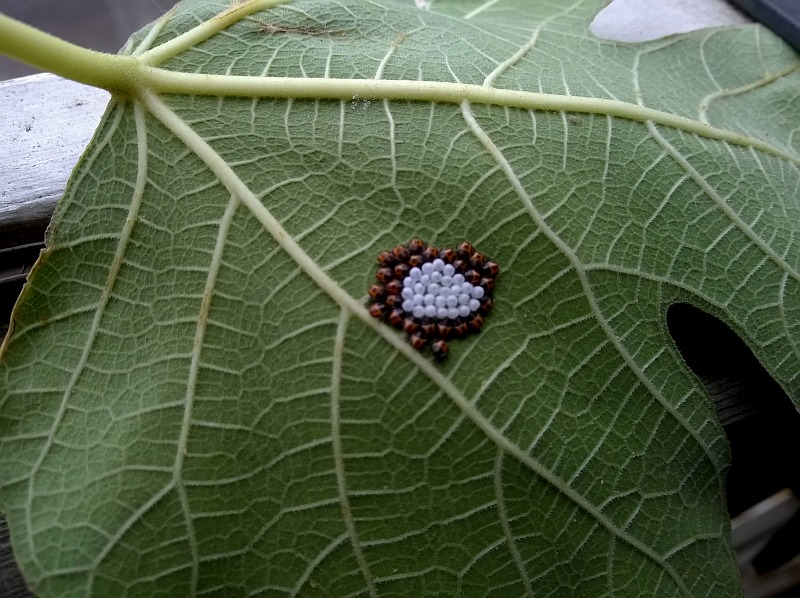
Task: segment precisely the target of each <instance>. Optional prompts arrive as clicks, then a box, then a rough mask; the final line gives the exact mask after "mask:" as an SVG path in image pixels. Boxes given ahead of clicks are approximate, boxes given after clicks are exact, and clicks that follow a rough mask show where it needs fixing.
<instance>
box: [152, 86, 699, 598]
mask: <svg viewBox="0 0 800 598" xmlns="http://www.w3.org/2000/svg"><path fill="white" fill-rule="evenodd" d="M143 100H144V102H145V103H146V105H147V108H148V109H149V110H150V111H151V113H152V114H153V115H154V116H155V117H156V118H158V119H159V120H160V121H161V122H162V123H163V124H164V126H165V127H167V128H168V129H169V130H170V131H171V132H172V133H173V134H174V135H175V136H176V137H177V138H178V139H179V140H180V141H181V142H182V143H184V144H185V145H186V146H187V147H188V148H189V149H191V150H192V151H193V152H194V153H195V154H196V155H197V156H198V157H199V158H200V159H201V160H202V161H203V162H204V163H205V164H206V166H208V168H209V169H210V170H211V171H212V172H213V173H214V174H215V175H216V176H217V177H218V178H219V180H220V182H221V183H222V184H223V185H225V187H226V188H227V189H228V191H230V192H231V193H232V194H233V195H236V196H237V197H238V198H239V200H240V201H241V203H242V204H243V205H244V206H245V207H246V208H247V209H248V210H250V212H251V213H252V214H253V216H254V217H255V218H256V219H257V220H258V221H259V222H260V223H261V226H263V227H264V230H265V231H266V232H267V233H269V234H270V235H271V236H272V238H273V239H275V241H276V242H277V243H278V244H279V245H280V246H281V247H282V248H283V250H284V251H285V252H286V253H287V255H288V256H289V257H291V258H292V259H293V260H294V262H295V263H296V264H297V265H298V266H299V267H300V268H301V269H302V270H303V271H304V272H305V273H306V274H307V275H308V276H309V277H310V278H311V279H312V280H313V281H314V282H315V283H316V284H317V285H318V286H319V287H320V288H321V289H322V290H323V291H324V292H326V293H327V294H328V295H329V296H330V297H331V299H333V300H334V301H335V302H336V303H338V304H339V305H340V306H341V307H342V308H343V309H346V310H348V311H349V312H350V313H351V314H352V315H354V316H356V317H357V318H358V319H359V320H361V322H362V323H363V324H364V325H365V326H367V327H368V328H369V329H371V330H372V331H373V332H375V334H377V335H378V336H380V337H381V338H383V339H384V340H385V341H386V342H387V343H388V344H389V345H391V346H392V347H394V349H395V350H396V351H397V352H398V353H400V354H401V355H403V356H404V357H405V358H406V359H407V360H408V361H409V362H411V363H412V364H413V365H414V366H415V367H416V368H418V369H419V371H420V372H421V373H422V374H423V375H425V376H427V377H428V378H429V379H430V380H431V382H433V384H435V385H436V386H438V387H439V389H440V390H441V391H442V392H443V393H444V394H445V395H446V396H448V397H449V398H450V400H452V401H453V403H454V404H455V406H456V407H457V408H458V409H459V410H461V411H462V412H463V413H464V415H465V416H466V417H467V418H468V419H469V420H470V421H471V422H472V423H473V424H474V425H475V426H476V427H477V428H478V429H479V430H481V431H482V432H483V433H484V434H485V435H486V437H487V438H488V439H489V441H491V442H492V443H494V444H495V445H496V446H497V447H498V448H500V449H502V450H503V451H504V452H505V453H507V454H508V455H510V456H512V457H514V458H515V459H517V460H518V461H519V462H520V463H522V464H523V465H524V466H525V467H527V468H528V469H530V470H531V471H532V472H533V473H535V474H537V475H538V476H540V477H541V478H542V479H544V480H545V481H547V482H548V483H549V484H551V485H552V486H553V487H554V488H555V489H556V490H557V491H558V492H560V493H562V494H563V495H564V496H565V497H566V498H567V499H568V500H571V501H572V502H573V503H575V504H576V505H577V507H578V508H580V509H581V510H583V511H585V512H586V513H589V514H590V515H591V516H592V517H594V518H595V519H596V520H597V521H598V522H599V523H600V524H601V525H603V526H604V527H605V528H606V529H607V530H609V531H610V532H611V533H612V534H613V535H615V536H616V537H618V538H620V540H622V541H623V542H626V543H627V544H629V545H630V546H631V547H633V548H635V549H636V550H638V551H640V552H641V553H642V554H644V555H646V556H647V557H648V558H650V559H651V560H653V561H654V562H655V563H657V564H659V565H661V566H663V567H664V570H665V572H667V574H668V575H670V577H671V578H672V579H673V581H674V583H675V584H676V585H677V587H678V588H680V590H681V592H682V593H683V594H685V595H689V591H688V589H687V588H686V585H685V584H684V582H683V580H681V579H680V577H679V576H678V575H677V573H676V572H675V571H674V569H673V568H672V567H671V566H670V565H669V563H664V561H663V559H661V557H660V556H659V555H657V554H656V553H654V552H653V550H652V549H651V548H650V547H648V546H646V545H645V544H643V543H642V542H640V541H639V540H638V539H636V538H634V537H632V536H630V535H629V534H627V533H626V532H625V531H623V530H620V529H619V528H618V527H617V526H615V525H614V523H613V522H612V521H610V520H609V519H608V518H607V517H606V516H605V515H603V514H602V513H601V512H599V511H598V510H597V508H596V507H595V506H594V505H592V504H591V503H590V502H589V501H588V500H587V499H586V498H585V497H583V496H581V495H580V494H578V493H577V492H575V490H573V489H572V488H570V487H569V486H568V485H567V484H566V483H565V482H564V481H563V480H561V479H560V478H559V477H558V476H556V475H555V474H554V473H553V472H552V471H550V470H549V469H548V468H546V467H545V466H544V465H542V464H541V463H540V462H539V461H538V460H536V459H534V458H533V457H532V456H531V455H529V454H528V453H526V452H525V451H523V450H522V449H521V448H520V447H519V446H517V445H516V444H514V443H512V442H511V441H510V440H509V439H508V438H507V437H506V436H505V435H504V434H502V433H501V432H500V431H499V430H498V429H497V428H495V427H494V425H492V423H491V422H490V421H489V420H488V419H487V418H486V417H485V416H484V415H483V414H482V413H481V412H480V411H479V410H478V409H476V408H475V406H474V405H472V404H471V403H470V401H469V400H468V399H467V398H466V397H465V396H464V395H463V393H462V392H461V391H460V390H459V389H458V388H457V387H456V386H455V384H454V383H453V382H452V381H451V380H450V379H449V378H447V377H446V376H445V375H444V374H443V373H442V372H441V371H440V370H439V369H438V368H437V367H436V366H435V365H434V364H433V363H431V362H430V361H429V360H427V359H425V358H424V357H423V356H422V355H420V354H419V352H417V351H416V350H414V349H413V348H412V347H411V345H409V344H408V343H407V342H405V341H404V340H403V339H402V337H401V336H400V335H398V334H397V333H396V332H395V331H394V330H393V329H391V328H389V327H388V326H387V325H385V324H382V323H380V322H379V321H378V320H376V319H375V318H373V317H371V316H370V315H369V311H368V310H367V309H366V308H365V307H364V306H363V305H362V304H360V303H358V302H357V301H356V300H355V299H354V298H353V297H351V296H350V295H349V294H348V293H347V292H346V291H345V290H344V289H342V287H340V286H339V284H338V283H337V282H336V281H335V280H333V279H332V278H330V277H329V276H328V274H327V273H326V272H325V271H324V270H323V269H322V268H321V267H320V266H319V264H317V263H316V262H315V261H314V260H312V259H311V257H310V256H309V255H308V254H307V253H306V252H305V251H304V250H303V248H302V247H300V245H299V244H298V243H297V241H296V240H295V239H294V238H292V237H291V235H289V233H288V232H287V231H286V230H285V229H284V228H283V226H282V225H281V224H280V222H278V221H277V220H276V219H275V216H273V215H272V213H271V212H270V211H269V210H268V209H267V208H266V207H265V206H264V204H262V203H261V202H260V201H259V199H258V197H256V196H255V194H254V193H253V192H252V191H251V190H250V189H249V188H248V187H247V185H245V183H244V182H243V181H242V180H241V179H240V178H239V177H238V176H237V175H236V173H235V172H234V171H233V170H232V169H231V167H230V166H229V165H228V164H227V163H226V162H225V160H223V159H222V157H220V156H219V154H217V153H216V152H215V151H214V149H213V148H212V147H211V146H210V145H208V143H207V142H206V141H205V140H204V139H203V138H202V137H201V136H200V135H199V134H198V133H197V132H196V131H195V130H194V129H192V128H191V127H190V126H189V125H188V124H187V123H186V122H185V121H184V120H183V119H181V118H180V117H179V116H178V115H176V114H175V113H174V112H172V111H171V110H170V109H169V108H168V107H167V105H166V104H164V103H163V102H162V101H161V100H160V99H159V98H158V97H157V96H155V95H151V94H146V95H145V96H144V97H143Z"/></svg>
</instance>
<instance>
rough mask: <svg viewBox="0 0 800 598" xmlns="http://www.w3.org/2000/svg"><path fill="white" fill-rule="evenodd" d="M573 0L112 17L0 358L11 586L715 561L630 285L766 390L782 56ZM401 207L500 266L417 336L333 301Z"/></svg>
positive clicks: (793, 222) (374, 591)
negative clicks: (129, 78) (113, 78)
mask: <svg viewBox="0 0 800 598" xmlns="http://www.w3.org/2000/svg"><path fill="white" fill-rule="evenodd" d="M602 4H603V3H602V2H600V1H593V0H581V1H577V2H570V3H564V4H561V3H544V2H539V3H531V2H529V1H527V0H525V1H523V0H517V1H514V0H502V1H500V2H495V1H490V2H485V3H479V2H460V1H459V2H457V1H444V0H439V1H437V2H435V3H434V4H433V6H432V10H430V11H424V10H419V9H417V8H416V6H415V4H414V3H413V2H411V1H403V2H401V1H399V0H397V1H395V0H374V1H369V2H367V1H364V0H343V1H341V2H335V3H334V2H323V1H310V0H308V1H306V0H298V1H296V2H293V3H291V4H287V5H284V6H279V7H272V6H271V3H269V2H263V1H261V2H250V3H245V4H243V5H240V6H238V7H231V6H229V5H227V4H226V3H223V2H215V1H208V0H202V1H201V0H195V1H191V2H185V3H182V4H180V5H179V6H178V7H177V8H176V9H175V11H173V12H172V13H170V14H169V15H167V16H166V17H165V18H164V19H162V20H161V21H160V22H158V23H156V24H155V25H153V26H151V27H150V28H148V29H146V30H143V31H141V32H139V33H138V34H136V35H135V36H134V37H133V38H132V40H131V43H130V44H129V46H128V48H127V51H128V52H132V53H133V54H134V55H136V56H139V57H140V58H141V60H142V61H143V62H145V63H147V64H150V65H152V66H154V67H158V68H160V69H161V70H160V71H158V73H160V75H159V76H160V77H161V78H160V79H156V78H154V79H152V80H151V82H152V83H151V85H150V87H148V86H145V89H143V92H142V94H141V95H140V97H136V98H126V97H122V96H119V97H115V99H114V100H113V101H112V104H111V105H110V107H109V109H108V111H107V114H106V116H105V118H104V120H103V122H102V124H101V126H100V128H99V129H98V131H97V134H96V136H95V139H94V141H93V142H92V144H91V145H90V147H89V148H88V149H87V151H86V153H85V154H84V156H83V158H82V160H81V162H80V164H79V165H78V167H77V168H76V171H75V173H74V175H73V178H72V180H71V182H70V185H69V187H68V189H67V191H66V193H65V197H64V199H63V201H62V202H61V204H60V206H59V208H58V211H57V214H56V216H55V219H54V225H53V226H52V229H51V231H50V233H49V238H48V249H47V251H46V253H45V255H44V256H43V258H42V260H40V262H39V263H38V264H37V266H36V268H35V272H34V274H33V276H32V277H31V280H30V282H29V284H28V286H27V287H26V290H25V291H24V295H23V299H22V301H21V302H20V304H19V305H18V306H17V308H16V310H15V314H14V322H13V327H14V330H13V334H11V335H10V336H9V338H8V339H7V340H6V343H5V345H4V350H3V361H2V366H0V367H2V370H0V371H1V372H2V374H0V384H2V390H3V392H2V403H1V404H0V437H2V445H0V446H2V449H1V451H2V452H0V456H1V458H2V467H3V472H4V473H3V481H2V486H1V487H0V505H2V508H3V510H4V511H5V512H6V513H7V516H8V519H9V522H10V525H11V530H12V534H13V540H14V543H15V551H16V554H17V557H18V559H19V560H20V562H21V564H22V566H23V569H24V571H25V573H26V576H27V577H28V579H29V580H30V582H31V583H32V584H33V586H34V588H35V590H36V591H37V593H38V594H40V595H42V596H47V595H58V596H66V595H75V596H78V595H81V596H82V595H88V594H95V595H99V596H112V595H113V596H124V595H169V596H177V595H190V594H197V595H225V596H235V595H242V596H244V595H264V596H284V595H320V596H355V595H362V596H392V595H396V596H415V595H420V596H422V595H425V596H433V595H443V596H444V595H447V596H451V595H481V596H483V595H494V596H503V597H506V596H523V595H533V594H535V595H553V596H564V595H585V596H600V595H626V594H640V595H659V596H668V595H684V596H688V595H691V596H733V595H737V594H738V592H739V585H738V580H737V578H738V573H737V569H736V564H735V561H734V558H733V554H732V549H731V546H730V541H729V521H728V517H727V514H726V511H725V502H724V486H723V484H724V475H725V470H726V466H727V459H728V455H727V445H726V442H725V438H724V434H723V433H722V430H721V428H720V426H719V424H718V422H717V420H716V418H715V417H714V413H713V409H712V406H711V404H710V401H709V400H708V398H707V396H706V395H705V392H704V391H703V390H702V387H701V386H700V385H699V383H698V381H697V379H696V378H695V377H694V376H693V375H692V374H691V373H690V372H689V371H688V370H687V369H686V368H685V366H684V365H683V363H682V361H681V359H680V356H679V354H678V352H677V350H676V349H675V347H674V344H673V342H672V341H671V339H670V337H669V334H668V332H667V330H666V325H665V313H666V309H667V308H668V306H669V305H671V304H672V303H675V302H689V303H692V304H694V305H697V306H700V307H702V308H704V309H706V310H708V311H710V312H711V313H714V314H715V315H717V316H719V317H720V318H722V319H724V320H725V321H726V322H727V323H729V324H730V325H731V326H732V327H733V328H734V329H735V330H736V331H737V332H738V333H739V334H740V335H741V336H742V337H743V338H744V339H746V341H747V343H748V344H749V346H750V347H751V348H752V349H753V351H754V352H755V353H756V355H757V356H758V357H759V359H760V360H761V361H762V363H764V365H765V367H766V368H767V369H768V370H769V372H770V373H771V374H772V375H773V376H774V377H775V378H776V379H777V380H778V381H779V382H780V384H781V385H782V386H783V387H784V388H785V389H786V390H787V391H788V392H789V394H790V395H793V396H795V397H796V396H797V394H798V389H797V376H798V372H799V371H800V367H799V366H800V362H799V360H798V357H799V354H798V343H800V328H799V327H798V317H797V316H798V313H799V311H800V284H798V283H800V274H799V273H798V272H799V271H800V263H798V262H800V249H799V248H798V245H797V235H798V234H800V224H798V223H800V209H799V208H800V205H799V203H800V202H799V200H800V172H799V169H800V127H799V125H798V123H800V118H798V93H797V90H798V89H800V85H799V83H800V70H799V69H800V66H798V65H799V64H800V63H798V60H797V57H796V55H795V54H794V53H793V52H792V51H790V50H789V49H787V47H786V46H785V45H783V44H782V43H781V42H780V41H778V40H777V39H776V38H774V37H772V36H771V35H769V34H767V33H765V31H764V30H763V29H760V28H759V27H756V26H747V27H741V28H728V29H722V30H714V31H704V32H698V33H694V34H688V35H681V36H675V37H673V38H668V39H664V40H658V41H655V42H650V43H646V44H636V45H626V44H621V43H616V42H608V41H604V40H599V39H597V38H594V37H593V36H592V35H591V34H590V33H589V32H588V23H589V22H590V21H591V19H592V18H593V17H594V15H595V14H596V12H597V10H599V8H600V7H601V6H602ZM226 19H227V20H226ZM754 57H755V58H754ZM203 74H208V75H217V76H219V77H218V78H216V79H214V78H208V79H202V78H201V77H200V75H203ZM179 75H180V76H179ZM241 77H246V78H245V79H242V78H241ZM280 78H289V79H286V80H284V79H280ZM186 82H188V83H186ZM184 83H186V85H187V86H188V87H186V89H193V90H194V93H182V92H180V89H183V88H180V87H179V85H184ZM192 85H195V87H194V88H191V86H192ZM204 85H205V86H207V87H203V86H204ZM303 85H305V87H301V86H303ZM198 86H199V87H198ZM412 237H421V238H423V239H425V240H427V241H429V242H431V243H435V244H437V245H451V246H452V245H454V244H456V243H458V242H460V241H461V240H464V239H468V240H470V241H472V242H473V243H474V244H475V245H476V247H478V248H479V249H480V250H481V251H483V252H484V253H486V254H487V255H489V256H491V257H492V258H493V259H495V261H497V262H498V263H499V264H500V268H501V275H500V277H499V279H498V284H497V288H496V291H495V298H496V301H495V309H494V311H493V312H492V314H491V316H490V317H489V318H488V320H487V323H486V326H485V328H484V330H483V332H482V333H481V334H480V335H472V336H471V337H469V338H467V339H465V340H463V341H457V342H453V343H452V345H451V355H450V357H449V359H448V361H447V362H445V363H444V364H441V365H438V364H435V363H434V362H432V361H431V360H430V358H429V356H427V355H425V354H420V353H417V352H416V351H414V350H413V349H411V348H410V346H409V345H408V344H407V343H406V342H405V340H404V339H403V337H402V335H400V334H399V333H398V332H397V331H395V330H394V329H391V328H389V327H388V326H386V325H384V324H382V323H380V322H379V321H377V320H375V319H373V318H370V317H369V314H368V312H367V308H366V305H367V297H366V289H367V287H368V286H369V284H370V283H371V281H372V279H373V276H374V272H375V256H376V255H377V254H378V252H379V251H381V250H383V249H387V248H391V247H392V246H394V245H396V244H398V243H401V242H405V241H407V240H408V239H410V238H412Z"/></svg>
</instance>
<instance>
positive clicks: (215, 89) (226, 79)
mask: <svg viewBox="0 0 800 598" xmlns="http://www.w3.org/2000/svg"><path fill="white" fill-rule="evenodd" d="M140 74H141V77H140V80H141V84H142V85H141V89H142V92H143V93H146V94H148V95H152V94H187V95H201V96H202V95H211V96H222V97H226V96H235V97H250V98H252V97H269V98H300V99H329V100H352V99H354V98H358V99H361V100H406V101H416V102H437V103H447V104H461V103H462V102H463V101H465V100H466V101H469V102H470V103H474V104H490V105H497V106H507V107H509V108H522V109H526V110H545V111H551V112H552V111H554V112H559V111H564V112H578V113H584V114H602V115H609V116H616V117H619V118H624V119H628V120H632V121H636V122H641V123H646V122H648V121H652V122H654V123H657V124H660V125H664V126H668V127H672V128H675V129H679V130H682V131H686V132H688V133H693V134H695V135H698V136H700V137H706V138H709V139H717V140H719V141H727V142H728V143H732V144H734V145H740V146H744V147H753V148H756V149H759V150H761V151H763V152H765V153H768V154H771V155H773V156H777V157H779V158H782V159H784V160H786V161H789V162H793V163H795V164H797V165H799V166H800V156H796V155H793V154H790V153H788V152H787V151H786V150H784V149H781V148H778V147H775V146H773V145H771V144H769V143H766V142H765V141H762V140H760V139H755V138H753V137H749V136H747V135H743V134H741V133H737V132H734V131H729V130H727V129H720V128H718V127H713V126H711V125H707V124H704V123H702V122H699V121H697V120H692V119H690V118H686V117H684V116H678V115H676V114H670V113H668V112H663V111H660V110H655V109H652V108H646V107H644V106H639V105H636V104H631V103H629V102H623V101H620V100H609V99H605V98H588V97H581V96H568V95H559V94H548V93H538V92H531V91H516V90H511V89H498V88H495V87H485V86H483V85H470V84H466V83H449V82H442V81H406V80H397V79H380V80H378V79H332V78H328V79H325V78H311V77H309V78H294V77H246V76H237V75H205V74H198V73H177V72H172V71H167V70H164V69H160V68H153V67H147V66H144V65H143V66H142V67H141V73H140Z"/></svg>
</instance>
